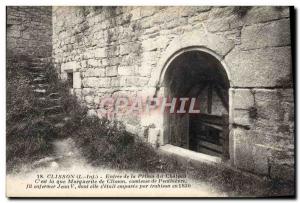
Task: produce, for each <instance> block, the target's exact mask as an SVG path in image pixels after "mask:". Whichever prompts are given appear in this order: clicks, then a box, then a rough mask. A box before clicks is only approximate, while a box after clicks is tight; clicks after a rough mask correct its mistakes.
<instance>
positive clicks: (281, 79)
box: [225, 47, 292, 87]
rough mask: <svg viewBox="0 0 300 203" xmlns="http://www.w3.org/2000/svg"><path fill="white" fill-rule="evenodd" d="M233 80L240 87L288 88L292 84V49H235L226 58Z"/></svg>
mask: <svg viewBox="0 0 300 203" xmlns="http://www.w3.org/2000/svg"><path fill="white" fill-rule="evenodd" d="M225 62H226V64H227V65H228V67H229V68H230V73H231V80H232V82H233V85H234V86H238V87H274V86H286V85H288V84H290V82H291V71H292V67H291V49H290V47H273V48H264V49H255V50H248V51H243V50H241V49H240V48H234V50H232V51H231V52H230V53H229V54H228V55H227V56H226V57H225Z"/></svg>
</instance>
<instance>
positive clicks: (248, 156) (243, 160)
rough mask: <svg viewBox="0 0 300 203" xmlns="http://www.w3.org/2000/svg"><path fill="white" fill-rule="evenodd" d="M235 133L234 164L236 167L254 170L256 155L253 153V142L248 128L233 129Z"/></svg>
mask: <svg viewBox="0 0 300 203" xmlns="http://www.w3.org/2000/svg"><path fill="white" fill-rule="evenodd" d="M233 135H234V156H235V157H234V164H235V165H236V167H238V168H241V169H244V170H247V171H253V170H254V157H253V155H252V150H253V143H252V141H251V139H249V136H251V135H249V134H248V132H247V130H242V129H240V128H235V129H233Z"/></svg>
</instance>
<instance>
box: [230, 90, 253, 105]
mask: <svg viewBox="0 0 300 203" xmlns="http://www.w3.org/2000/svg"><path fill="white" fill-rule="evenodd" d="M232 100H233V107H232V108H234V109H249V108H251V107H253V106H254V95H253V93H252V92H251V90H250V89H236V90H234V93H233V98H232Z"/></svg>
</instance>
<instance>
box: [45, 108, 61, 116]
mask: <svg viewBox="0 0 300 203" xmlns="http://www.w3.org/2000/svg"><path fill="white" fill-rule="evenodd" d="M44 111H45V114H46V115H50V114H59V113H61V112H62V111H63V109H62V107H61V106H52V107H48V108H44Z"/></svg>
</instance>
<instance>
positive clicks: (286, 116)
mask: <svg viewBox="0 0 300 203" xmlns="http://www.w3.org/2000/svg"><path fill="white" fill-rule="evenodd" d="M10 14H11V13H10V12H8V16H9V15H10ZM47 22H49V19H45V23H46V24H47ZM52 28H53V29H52V30H51V35H49V36H47V37H51V36H52V57H53V63H54V65H55V67H56V69H57V71H58V72H59V73H60V74H61V77H62V79H66V78H67V77H68V73H70V72H71V73H72V77H73V88H72V91H73V92H74V94H75V95H77V96H78V98H79V100H80V101H81V102H83V103H84V104H85V105H86V106H87V107H88V108H89V114H93V115H98V114H99V109H98V102H99V100H100V99H101V98H103V97H105V96H118V95H131V96H139V95H150V96H157V94H161V95H163V94H165V91H164V89H165V88H164V85H163V80H164V79H163V78H164V76H165V74H167V73H166V72H167V71H166V70H167V69H168V64H169V63H170V62H171V60H173V59H174V57H175V56H177V55H179V54H181V53H186V52H188V51H199V50H200V51H201V52H205V53H208V54H209V55H211V56H213V57H214V58H215V59H217V60H218V61H219V62H220V64H222V66H223V68H224V69H225V71H226V74H227V77H228V81H229V84H230V87H229V90H228V91H229V154H230V158H229V163H230V164H231V165H232V166H234V167H237V168H239V169H242V170H245V171H249V172H252V173H256V174H261V175H266V176H269V177H271V178H285V179H293V170H294V144H295V143H294V96H293V80H292V64H291V61H292V59H291V31H290V10H289V8H288V7H211V6H201V7H173V6H169V7H161V6H157V7H101V6H99V7H98V6H97V7H53V8H52ZM47 33H49V30H48V32H47ZM15 34H16V35H18V36H19V34H18V32H16V33H15V32H11V33H8V39H10V37H13V36H14V37H15ZM30 37H31V38H32V37H33V36H30ZM48 39H49V38H48ZM9 44H10V42H9ZM39 44H41V43H39ZM43 44H45V46H49V43H43ZM11 45H12V46H15V47H16V46H17V44H11ZM25 48H26V46H24V49H25ZM21 50H22V48H21ZM119 119H121V120H123V121H124V123H125V124H126V126H127V127H128V130H130V131H133V132H135V133H137V134H138V135H140V136H141V137H143V138H144V139H145V140H146V141H149V142H151V143H156V144H157V146H161V145H164V144H168V143H167V142H166V141H165V139H164V136H165V135H164V129H163V127H164V123H163V118H155V119H151V118H147V119H145V118H144V117H142V116H132V115H129V116H127V117H122V118H119Z"/></svg>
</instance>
